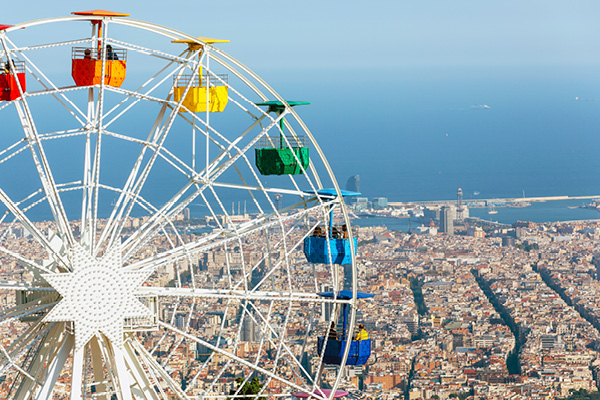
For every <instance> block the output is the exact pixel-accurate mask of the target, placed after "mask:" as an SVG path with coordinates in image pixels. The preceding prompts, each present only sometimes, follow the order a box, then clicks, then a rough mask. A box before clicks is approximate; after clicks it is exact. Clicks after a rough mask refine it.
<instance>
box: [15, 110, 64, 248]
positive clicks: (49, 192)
mask: <svg viewBox="0 0 600 400" xmlns="http://www.w3.org/2000/svg"><path fill="white" fill-rule="evenodd" d="M21 101H22V103H23V107H22V106H21V104H19V103H15V108H16V110H17V114H18V115H19V119H20V121H21V125H22V126H23V131H24V133H25V136H26V137H27V141H28V142H29V148H30V149H31V154H32V156H33V162H34V164H35V166H36V169H37V171H38V174H39V176H40V180H41V182H42V186H43V188H44V192H45V193H46V196H47V200H48V204H49V206H50V209H51V211H52V214H53V215H54V219H55V221H56V226H57V229H58V231H59V233H60V236H61V238H62V239H63V240H65V241H66V242H67V243H69V244H73V236H72V233H71V230H70V228H69V221H68V219H67V215H66V213H65V210H64V207H63V204H62V202H61V200H60V196H59V194H58V190H57V188H56V183H55V182H54V178H53V176H52V172H51V171H50V167H49V165H48V160H47V159H46V155H45V153H44V149H43V147H42V143H41V141H40V138H39V135H38V133H37V130H36V128H35V125H34V122H33V118H32V117H31V113H30V111H29V107H28V106H27V103H26V102H25V101H24V100H23V99H22V98H21ZM36 148H37V153H36V150H35V149H36ZM38 153H39V154H38Z"/></svg>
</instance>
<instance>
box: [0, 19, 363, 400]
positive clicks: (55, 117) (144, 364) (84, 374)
mask: <svg viewBox="0 0 600 400" xmlns="http://www.w3.org/2000/svg"><path fill="white" fill-rule="evenodd" d="M225 43H227V40H219V39H212V38H206V37H194V36H190V35H188V34H184V33H181V32H179V31H177V30H174V29H170V28H166V27H163V26H159V25H156V24H152V23H148V22H142V21H137V20H133V19H130V18H128V15H127V14H121V13H113V12H108V11H105V10H93V11H85V12H75V13H73V14H72V15H70V16H67V17H62V18H51V19H46V20H38V21H32V22H27V23H22V24H17V25H14V26H8V25H0V126H1V128H0V274H1V276H0V339H1V340H0V397H1V398H7V399H13V398H14V399H50V398H57V399H61V398H71V399H80V398H87V399H103V400H104V399H106V400H109V399H111V400H112V399H131V398H133V399H151V400H154V399H174V398H176V399H196V398H221V399H225V398H231V399H234V398H249V397H256V398H267V397H269V398H270V397H273V398H275V397H290V396H291V395H292V393H296V394H297V396H298V397H303V396H304V397H306V395H301V394H298V393H305V394H306V393H308V394H310V396H312V397H314V398H319V399H325V398H334V397H337V396H339V393H338V392H336V389H337V388H338V387H339V386H340V383H341V382H342V375H343V374H342V373H341V371H343V368H344V366H345V365H350V364H352V365H363V364H365V363H366V362H367V361H366V360H367V359H368V357H369V354H370V340H368V339H366V337H365V338H362V339H363V340H360V341H359V340H354V338H353V336H354V333H353V331H354V325H355V323H354V319H355V311H356V307H357V306H358V303H359V300H358V299H359V298H361V297H368V295H365V294H361V293H360V292H358V290H357V281H356V266H355V252H356V246H357V240H356V233H355V232H353V230H352V229H351V227H350V221H349V218H348V215H347V213H346V209H345V205H344V200H343V197H344V195H352V194H354V195H356V193H347V192H344V191H341V190H340V189H339V187H338V185H337V183H336V180H335V177H334V175H333V172H332V171H331V168H330V167H329V164H328V163H327V160H326V159H325V157H324V155H323V153H322V152H321V150H320V148H319V146H318V145H317V143H316V142H315V139H314V137H313V135H312V134H311V133H310V131H309V130H308V128H307V127H306V125H305V124H304V123H303V122H302V120H301V119H300V117H299V116H298V113H297V112H296V108H298V111H300V107H301V106H304V107H306V106H307V104H308V103H307V102H301V101H286V100H285V99H284V98H282V97H281V96H280V95H278V94H277V93H276V92H275V91H274V90H273V89H271V88H270V87H269V85H268V84H267V83H265V82H264V81H263V80H262V79H260V78H259V77H258V76H257V75H256V74H255V73H253V72H252V71H251V70H250V69H248V68H247V67H246V66H245V65H243V64H242V63H240V62H239V61H237V60H236V59H234V58H233V57H231V56H230V55H228V54H227V53H225V52H224V51H223V50H222V47H224V46H225ZM293 107H295V108H293ZM323 386H325V387H330V388H331V389H332V390H320V389H319V388H321V387H323ZM310 396H309V397H310Z"/></svg>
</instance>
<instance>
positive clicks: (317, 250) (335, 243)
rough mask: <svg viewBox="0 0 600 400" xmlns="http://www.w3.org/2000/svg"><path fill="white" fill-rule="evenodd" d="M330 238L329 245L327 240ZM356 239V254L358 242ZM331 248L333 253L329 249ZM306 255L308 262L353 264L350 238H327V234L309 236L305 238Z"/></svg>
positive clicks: (354, 239)
mask: <svg viewBox="0 0 600 400" xmlns="http://www.w3.org/2000/svg"><path fill="white" fill-rule="evenodd" d="M328 240H329V247H328V246H327V241H328ZM353 241H354V254H356V246H357V245H358V242H357V241H356V238H353ZM330 250H331V254H330V253H329V251H330ZM304 255H305V256H306V259H307V260H308V262H311V263H319V264H329V263H330V262H331V263H332V264H340V265H344V264H352V256H351V252H350V239H333V238H330V239H327V238H326V237H325V236H309V237H307V238H305V239H304Z"/></svg>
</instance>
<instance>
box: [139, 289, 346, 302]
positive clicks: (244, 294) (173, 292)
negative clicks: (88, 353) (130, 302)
mask: <svg viewBox="0 0 600 400" xmlns="http://www.w3.org/2000/svg"><path fill="white" fill-rule="evenodd" d="M136 296H159V297H183V298H212V299H232V300H238V301H240V302H242V301H281V302H298V303H318V304H330V303H334V304H351V303H352V301H351V300H343V299H328V298H324V297H320V296H318V295H317V294H316V293H304V292H282V291H260V290H252V291H246V290H242V289H240V290H229V289H192V288H185V287H181V288H175V287H155V286H142V287H140V288H138V289H137V291H136Z"/></svg>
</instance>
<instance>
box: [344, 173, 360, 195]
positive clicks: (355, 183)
mask: <svg viewBox="0 0 600 400" xmlns="http://www.w3.org/2000/svg"><path fill="white" fill-rule="evenodd" d="M346 190H349V191H351V192H359V193H360V175H352V176H351V177H350V178H348V180H347V181H346Z"/></svg>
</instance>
